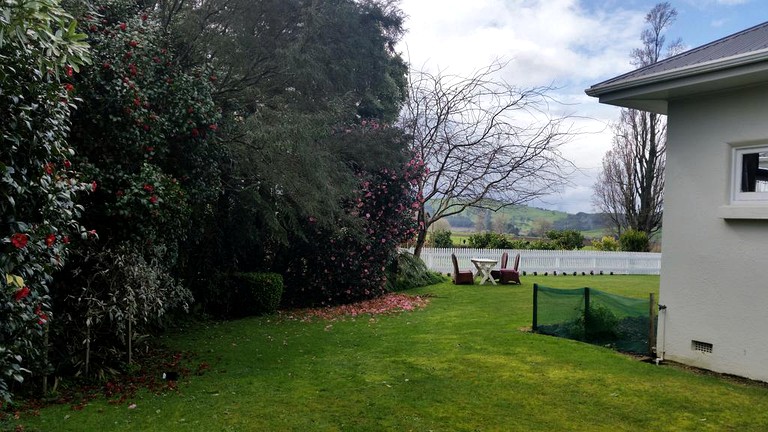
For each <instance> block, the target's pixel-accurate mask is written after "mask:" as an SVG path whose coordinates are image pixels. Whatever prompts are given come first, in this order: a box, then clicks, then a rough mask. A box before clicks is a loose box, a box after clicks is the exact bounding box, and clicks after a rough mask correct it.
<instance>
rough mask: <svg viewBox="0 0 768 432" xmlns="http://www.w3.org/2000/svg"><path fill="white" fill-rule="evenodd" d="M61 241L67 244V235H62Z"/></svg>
mask: <svg viewBox="0 0 768 432" xmlns="http://www.w3.org/2000/svg"><path fill="white" fill-rule="evenodd" d="M61 242H62V243H64V244H69V236H64V237H62V238H61Z"/></svg>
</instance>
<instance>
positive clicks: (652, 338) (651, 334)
mask: <svg viewBox="0 0 768 432" xmlns="http://www.w3.org/2000/svg"><path fill="white" fill-rule="evenodd" d="M650 297H651V298H650V305H649V306H648V318H649V321H650V324H649V325H648V355H650V356H651V357H655V352H656V320H655V319H654V318H655V312H656V311H655V310H654V307H653V306H654V301H653V300H654V299H653V293H651V295H650Z"/></svg>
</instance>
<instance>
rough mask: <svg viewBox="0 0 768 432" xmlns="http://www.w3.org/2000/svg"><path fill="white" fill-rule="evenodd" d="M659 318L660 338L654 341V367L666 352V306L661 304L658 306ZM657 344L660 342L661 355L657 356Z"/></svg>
mask: <svg viewBox="0 0 768 432" xmlns="http://www.w3.org/2000/svg"><path fill="white" fill-rule="evenodd" d="M659 317H661V319H660V320H659V323H660V324H661V325H660V326H659V327H661V328H660V330H661V331H660V332H659V333H661V337H659V338H658V339H657V340H656V359H655V361H656V366H658V365H659V363H661V362H663V361H664V354H666V350H667V306H666V305H663V304H659ZM659 342H661V355H659Z"/></svg>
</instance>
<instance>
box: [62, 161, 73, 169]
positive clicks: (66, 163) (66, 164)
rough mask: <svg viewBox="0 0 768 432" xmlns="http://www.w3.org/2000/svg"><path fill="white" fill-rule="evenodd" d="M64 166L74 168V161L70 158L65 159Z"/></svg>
mask: <svg viewBox="0 0 768 432" xmlns="http://www.w3.org/2000/svg"><path fill="white" fill-rule="evenodd" d="M64 168H67V169H69V168H72V162H70V161H69V159H64Z"/></svg>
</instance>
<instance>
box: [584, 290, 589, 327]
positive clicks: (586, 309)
mask: <svg viewBox="0 0 768 432" xmlns="http://www.w3.org/2000/svg"><path fill="white" fill-rule="evenodd" d="M588 328H589V287H586V288H584V340H587V329H588Z"/></svg>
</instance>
